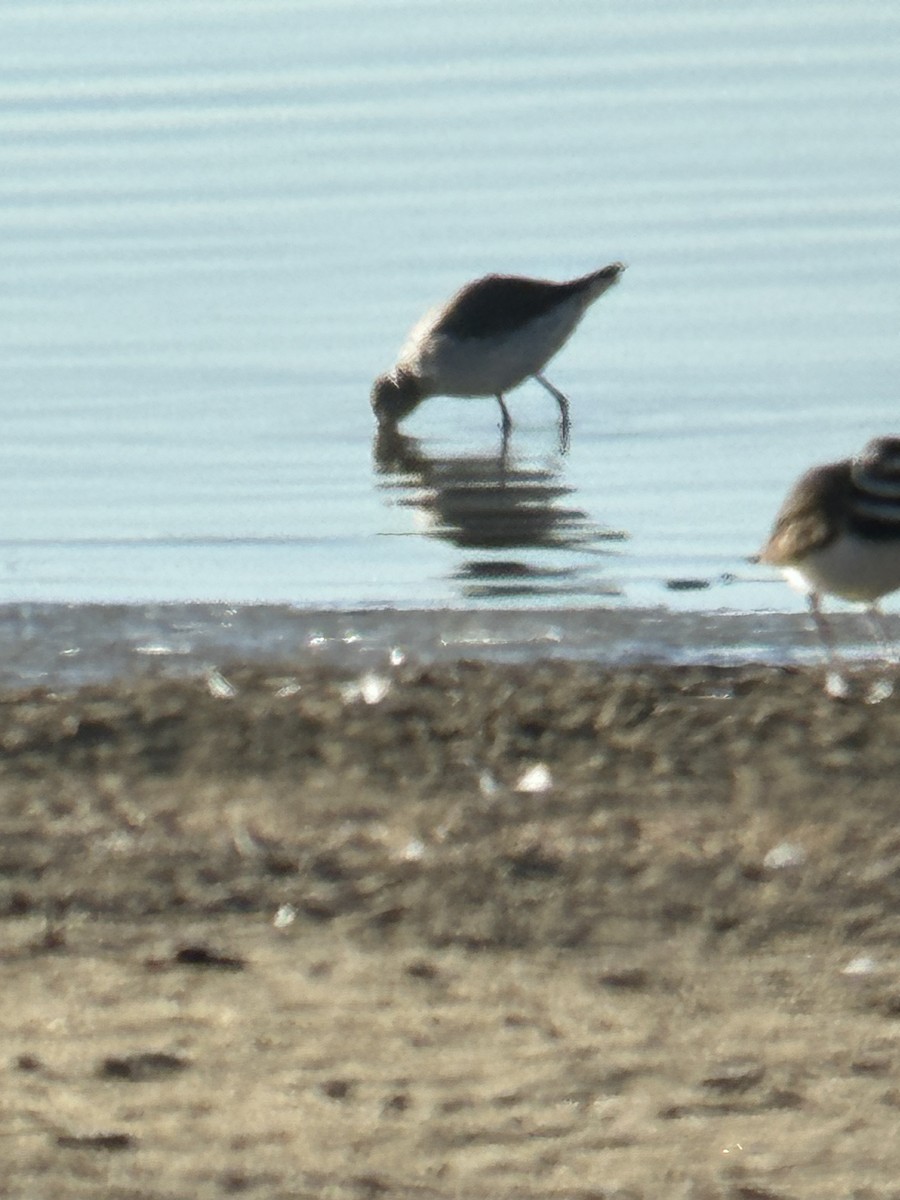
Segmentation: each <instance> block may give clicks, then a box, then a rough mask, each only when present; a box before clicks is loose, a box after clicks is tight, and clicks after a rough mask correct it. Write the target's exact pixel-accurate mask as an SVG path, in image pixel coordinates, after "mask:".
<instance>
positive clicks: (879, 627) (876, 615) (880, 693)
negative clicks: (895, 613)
mask: <svg viewBox="0 0 900 1200" xmlns="http://www.w3.org/2000/svg"><path fill="white" fill-rule="evenodd" d="M866 620H867V621H868V623H869V628H870V629H871V630H872V634H873V636H874V638H875V640H876V641H877V642H878V644H879V646H880V647H881V653H882V654H883V655H884V661H885V663H886V664H887V665H888V666H890V667H896V666H897V663H898V661H900V660H898V657H897V647H896V645H895V644H894V641H893V640H892V638H891V635H890V633H889V632H888V627H887V622H886V621H885V619H884V613H883V612H882V611H881V609H880V608H879V607H878V603H877V601H875V602H874V603H872V604H870V605H869V607H868V608H867V609H866ZM893 694H894V684H893V682H892V681H891V680H890V679H885V678H882V679H876V680H875V682H874V683H873V684H872V685H871V686H870V687H869V690H868V693H867V694H866V703H867V704H878V703H879V702H880V701H882V700H887V699H888V697H889V696H892V695H893Z"/></svg>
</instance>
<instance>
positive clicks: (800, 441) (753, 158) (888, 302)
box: [0, 0, 900, 611]
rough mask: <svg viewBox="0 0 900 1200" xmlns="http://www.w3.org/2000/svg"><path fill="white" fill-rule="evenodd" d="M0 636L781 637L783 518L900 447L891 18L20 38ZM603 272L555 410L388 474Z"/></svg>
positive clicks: (153, 29) (687, 17)
mask: <svg viewBox="0 0 900 1200" xmlns="http://www.w3.org/2000/svg"><path fill="white" fill-rule="evenodd" d="M0 46H2V52H0V53H2V62H3V71H2V74H0V263H2V271H3V278H4V280H5V287H4V288H3V290H2V293H0V304H2V321H0V354H2V363H3V391H4V395H5V417H6V420H5V430H4V437H3V439H2V442H0V511H2V518H3V519H2V526H0V603H10V602H15V601H35V600H37V601H65V602H75V603H84V602H88V601H101V602H111V603H113V602H114V603H128V602H136V601H143V600H154V601H185V600H227V601H229V602H234V603H238V604H240V603H247V602H250V601H256V602H263V603H271V604H276V603H288V604H293V605H299V606H301V607H323V606H324V607H327V606H337V607H342V608H352V607H365V606H380V605H396V606H400V607H415V606H430V605H449V606H455V607H462V608H465V607H471V606H476V607H477V606H485V605H497V604H502V605H506V606H526V605H527V606H528V607H532V608H533V607H535V606H541V605H544V606H547V607H548V608H551V607H556V608H559V607H561V606H562V607H576V608H577V607H579V606H595V605H598V606H612V607H616V606H619V607H626V608H627V607H634V608H641V607H650V606H655V605H665V606H668V607H670V608H675V609H682V610H700V611H702V610H711V609H722V608H725V609H734V610H739V611H748V610H749V611H752V610H758V609H775V610H782V611H794V610H796V609H797V608H798V607H799V601H798V598H797V597H795V596H792V594H791V593H790V592H789V591H788V589H787V588H785V587H784V586H783V585H782V584H780V583H779V582H777V581H776V580H775V579H774V578H773V577H772V576H771V575H770V574H769V573H768V572H766V571H764V570H763V569H762V568H757V567H753V566H751V565H750V564H748V562H747V561H746V556H747V555H749V554H752V553H753V551H754V550H755V549H756V548H757V547H758V545H759V544H760V542H761V541H762V540H763V538H764V536H765V535H766V533H767V531H768V528H769V526H770V524H771V520H772V517H773V515H774V513H775V511H776V509H777V507H778V505H779V504H780V502H781V500H782V497H783V495H784V492H785V490H786V488H787V487H788V485H789V484H790V482H791V481H792V480H793V478H794V477H795V476H796V475H797V474H798V473H799V472H800V471H801V470H803V469H805V468H806V467H807V466H809V465H811V464H812V463H815V462H819V461H825V460H828V459H829V458H835V457H844V456H846V455H847V454H850V453H853V452H854V451H855V450H857V449H859V448H860V447H861V446H862V444H863V443H864V442H865V441H866V440H867V439H868V438H869V437H870V436H872V435H874V434H883V433H888V432H893V433H900V420H898V418H897V396H898V365H900V363H898V359H900V345H898V337H897V333H898V314H900V271H898V267H900V186H898V184H900V169H898V168H900V137H898V130H900V9H898V7H897V6H896V4H894V3H893V2H890V3H889V2H881V0H870V2H868V3H866V4H864V5H863V4H860V5H849V4H846V3H845V2H843V0H840V2H831V0H809V2H807V3H805V4H802V5H801V4H793V5H777V4H773V3H771V2H769V0H766V2H762V0H740V3H738V2H732V0H704V2H701V3H687V4H679V5H677V6H673V5H671V4H669V3H667V2H665V0H658V2H651V0H629V2H628V3H624V2H622V3H617V2H610V3H597V0H557V2H556V3H554V4H552V5H548V4H546V3H543V2H541V3H535V2H532V0H492V2H490V3H483V2H482V0H477V2H476V0H454V3H453V4H442V3H439V2H437V0H384V2H381V3H372V2H371V0H322V2H317V0H294V2H288V0H229V2H228V3H221V2H218V0H215V2H213V0H180V2H179V3H178V4H172V3H164V2H162V0H129V3H127V4H122V3H113V2H107V3H102V2H88V0H66V2H65V3H41V2H39V0H38V2H35V3H29V4H27V5H13V4H7V5H2V6H0ZM612 259H623V260H625V261H626V262H627V263H628V264H629V270H628V271H627V272H626V274H625V275H624V277H623V279H622V282H621V284H620V285H619V286H618V287H617V288H616V289H615V290H614V291H612V292H610V293H609V294H608V295H607V296H605V297H604V298H602V299H601V300H600V301H599V302H598V304H597V305H596V307H595V308H594V309H592V310H591V312H590V313H589V314H588V316H587V317H586V318H585V320H584V322H583V324H582V326H581V327H580V329H579V330H578V332H577V333H576V335H575V337H574V338H573V340H572V341H571V343H570V344H569V345H568V346H567V347H566V348H565V349H564V351H563V352H562V353H561V354H560V355H559V357H558V358H557V360H555V362H554V363H553V366H552V369H550V370H549V371H548V374H549V376H550V378H551V379H552V380H553V381H554V382H555V383H556V385H557V386H558V387H560V388H562V389H563V390H564V391H565V392H566V393H567V394H568V395H569V397H570V399H571V407H572V418H573V429H572V440H571V447H570V449H569V451H568V453H565V454H564V453H562V451H561V448H560V446H559V442H558V436H557V429H556V405H555V404H554V402H553V400H552V399H551V398H550V397H549V396H547V395H546V393H544V392H543V391H542V390H541V389H540V388H539V387H538V386H537V385H535V384H526V385H525V386H523V388H522V389H520V390H519V391H517V392H515V393H513V394H512V395H511V397H510V399H509V405H510V409H511V411H512V413H513V418H514V421H515V424H516V428H515V430H514V433H513V439H512V443H511V451H510V455H509V457H508V458H507V459H506V460H504V459H502V458H501V456H500V437H499V432H498V428H497V406H496V404H495V403H494V402H493V401H491V400H485V401H480V400H452V399H434V400H432V401H430V402H429V403H428V404H427V405H425V406H423V407H422V408H421V409H420V410H419V411H417V412H416V413H415V414H414V415H413V416H412V417H411V418H410V419H409V421H408V422H407V423H406V424H405V425H404V427H403V435H402V436H401V437H398V438H395V439H387V440H386V439H381V440H379V439H377V438H375V436H374V435H375V429H374V422H373V420H372V415H371V411H370V409H369V401H368V392H369V388H370V384H371V380H372V378H373V376H374V375H376V374H377V373H378V372H380V371H381V370H383V369H385V368H386V367H388V366H389V365H390V364H391V362H392V361H393V358H394V355H395V353H396V351H397V349H398V347H399V346H400V344H401V343H402V341H403V339H404V336H405V334H406V332H407V330H408V328H409V326H410V325H411V324H412V323H413V322H414V321H415V320H416V319H417V318H418V317H419V316H420V315H421V313H422V311H423V310H424V309H426V308H427V307H429V306H431V305H432V304H434V303H435V302H438V301H441V300H443V299H444V298H446V297H447V296H448V295H449V294H450V293H452V292H453V291H454V290H455V289H456V288H457V287H458V286H459V285H460V284H462V283H463V282H465V281H466V280H468V279H470V278H474V277H476V276H478V275H481V274H484V273H485V272H488V271H504V272H521V273H525V274H530V275H537V276H544V277H549V278H559V279H561V278H566V277H569V276H573V275H576V274H581V273H583V272H586V271H588V270H590V269H591V268H594V267H597V266H600V265H602V264H604V263H606V262H608V261H610V260H612Z"/></svg>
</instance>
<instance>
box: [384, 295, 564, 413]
mask: <svg viewBox="0 0 900 1200" xmlns="http://www.w3.org/2000/svg"><path fill="white" fill-rule="evenodd" d="M583 311H584V309H583V305H582V302H581V300H579V299H574V300H570V301H568V302H567V303H566V304H564V305H562V306H561V307H560V308H557V309H555V310H554V311H553V312H552V313H547V314H546V315H545V316H543V317H540V318H539V319H538V320H536V321H531V322H530V323H529V324H528V325H524V326H523V327H522V328H521V329H518V330H515V331H513V332H510V333H507V334H505V335H504V336H502V337H486V338H463V339H460V338H456V337H448V336H446V335H441V334H438V335H437V336H435V335H434V334H431V333H429V332H428V331H427V330H425V331H423V333H420V334H418V336H417V331H415V330H414V331H413V335H412V336H411V338H410V342H409V343H408V345H407V347H406V348H405V349H404V351H403V353H402V354H401V361H402V362H404V363H405V364H408V365H409V367H411V368H412V370H413V371H414V372H415V374H416V375H417V376H418V377H419V378H420V379H422V380H423V381H424V382H425V383H426V385H427V386H428V387H429V389H430V391H431V393H432V394H433V395H440V396H496V395H502V394H503V393H504V392H508V391H511V390H512V389H513V388H514V387H517V386H518V385H519V384H520V383H522V381H523V380H525V379H527V378H528V377H529V376H530V375H534V374H535V372H536V371H540V370H541V368H542V367H543V366H544V365H545V364H546V363H547V362H548V361H549V360H550V359H551V358H552V357H553V355H554V354H556V352H557V351H558V350H559V349H560V348H561V347H562V346H563V345H564V343H565V342H566V340H567V339H568V338H569V336H570V335H571V333H572V331H573V330H574V329H575V326H576V325H577V324H578V322H579V320H580V319H581V316H582V314H583Z"/></svg>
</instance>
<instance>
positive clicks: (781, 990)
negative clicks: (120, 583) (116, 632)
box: [0, 662, 900, 1200]
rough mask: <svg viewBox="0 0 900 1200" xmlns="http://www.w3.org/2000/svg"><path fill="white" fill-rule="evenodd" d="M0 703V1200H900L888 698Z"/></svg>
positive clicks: (476, 679)
mask: <svg viewBox="0 0 900 1200" xmlns="http://www.w3.org/2000/svg"><path fill="white" fill-rule="evenodd" d="M873 682H875V680H874V677H873V676H872V675H871V674H863V675H862V676H860V677H859V678H858V679H857V680H856V682H855V687H854V690H853V692H852V694H851V696H850V698H849V699H847V700H845V701H835V700H833V699H830V698H829V697H828V696H826V695H825V694H824V692H823V689H822V677H821V673H819V672H816V671H807V670H802V671H800V670H787V669H779V668H767V667H757V666H754V667H744V668H712V667H656V668H652V667H646V668H643V667H642V668H627V669H626V668H617V669H612V668H596V667H590V666H586V665H575V664H569V663H543V664H541V663H533V664H530V665H515V666H509V665H506V666H504V665H499V664H490V663H465V662H457V663H441V664H433V665H430V666H427V667H416V666H410V665H401V666H399V667H397V668H395V669H393V670H390V671H381V672H373V673H371V674H368V675H364V676H359V675H349V674H347V673H342V672H340V671H339V670H336V669H334V668H332V667H321V666H320V667H313V666H309V665H303V666H295V665H290V664H289V665H285V666H282V667H278V668H269V667H267V668H266V669H265V670H262V669H259V668H252V667H241V666H232V667H224V668H222V670H221V672H217V673H213V674H211V675H208V676H206V677H204V678H199V679H194V680H171V679H168V680H164V679H157V680H153V679H143V680H131V681H120V682H118V683H110V684H103V685H95V686H91V687H85V688H82V689H80V690H77V691H73V692H68V693H64V692H55V693H50V692H46V691H40V690H31V691H22V692H9V691H7V692H5V693H3V694H2V695H0V750H2V759H0V802H2V813H3V828H4V831H5V836H4V840H3V844H2V859H0V911H2V913H3V916H4V922H3V942H2V972H3V981H4V993H5V998H6V1004H5V1005H4V1008H3V1015H2V1019H0V1034H2V1039H3V1045H4V1049H5V1063H4V1067H5V1081H6V1087H5V1089H4V1101H3V1111H4V1115H5V1122H4V1132H5V1135H6V1136H5V1139H4V1159H5V1160H6V1164H7V1166H6V1168H5V1170H6V1179H5V1184H6V1189H7V1194H9V1195H16V1196H44V1195H53V1196H55V1197H60V1198H63V1200H65V1198H66V1197H82V1196H84V1197H87V1196H91V1197H96V1196H98V1195H102V1196H116V1197H118V1196H122V1197H125V1196H128V1197H129V1198H138V1197H141V1198H143V1197H146V1198H150V1197H154V1198H155V1197H174V1196H184V1195H190V1196H191V1197H192V1198H203V1197H207V1196H209V1197H212V1196H225V1195H235V1194H241V1195H244V1194H246V1195H254V1196H255V1195H258V1196H265V1197H276V1196H278V1197H280V1196H303V1197H306V1196H309V1197H312V1196H316V1197H318V1196H328V1197H334V1198H336V1200H343V1198H344V1197H372V1196H400V1197H406V1196H424V1197H444V1196H448V1197H449V1196H452V1197H462V1196H466V1197H482V1196H483V1197H492V1198H493V1197H498V1196H512V1195H516V1196H526V1197H538V1196H541V1197H544V1196H554V1197H579V1198H582V1200H587V1198H588V1197H594V1198H598V1200H599V1198H601V1197H603V1198H605V1197H610V1198H612V1197H616V1198H618V1200H626V1198H629V1200H630V1198H644V1197H648V1198H650V1197H665V1198H666V1200H670V1198H674V1200H680V1198H681V1197H684V1198H686V1200H688V1198H689V1200H695V1198H697V1200H706V1198H707V1197H709V1198H714V1197H727V1198H729V1200H730V1198H739V1200H765V1198H769V1197H784V1198H785V1200H790V1198H792V1197H810V1198H812V1197H816V1198H817V1200H822V1198H823V1197H847V1196H853V1197H858V1198H859V1200H863V1198H865V1200H870V1198H872V1200H880V1198H882V1197H884V1198H887V1197H895V1198H896V1197H897V1196H900V1184H898V1180H900V1139H898V1138H897V1136H896V1129H897V1125H898V1120H900V1111H898V1110H900V832H898V828H897V811H898V800H897V795H898V787H897V779H898V770H897V768H898V760H900V749H898V747H900V736H898V735H900V697H898V698H888V699H886V700H884V701H883V702H881V703H878V704H869V703H866V702H865V697H866V694H867V692H868V691H869V690H870V689H871V687H872V685H873Z"/></svg>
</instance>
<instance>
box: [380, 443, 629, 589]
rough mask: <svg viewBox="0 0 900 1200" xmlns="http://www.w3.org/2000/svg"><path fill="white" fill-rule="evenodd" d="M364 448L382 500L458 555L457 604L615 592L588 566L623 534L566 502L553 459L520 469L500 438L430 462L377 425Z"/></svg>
mask: <svg viewBox="0 0 900 1200" xmlns="http://www.w3.org/2000/svg"><path fill="white" fill-rule="evenodd" d="M372 450H373V460H374V466H375V472H376V475H377V476H378V477H379V486H380V487H381V488H382V489H383V490H384V491H385V492H386V493H389V495H390V501H389V502H392V503H394V504H397V505H399V506H401V507H404V508H411V509H415V510H417V512H418V513H419V514H420V516H421V517H422V518H424V520H420V521H419V522H418V525H419V529H420V532H422V533H424V535H425V536H427V537H435V538H440V539H442V540H443V541H446V542H449V543H450V544H451V545H453V546H455V547H457V548H458V549H459V550H461V551H462V552H463V558H462V561H461V563H460V564H459V566H458V567H457V569H456V570H455V572H454V574H453V578H454V579H455V581H456V582H457V583H458V585H459V586H460V589H461V591H462V594H463V595H464V596H465V597H466V598H469V599H474V598H479V599H490V598H493V599H497V600H499V599H502V598H504V597H507V598H513V597H523V596H524V597H527V596H535V597H537V596H547V595H551V594H566V593H576V592H577V593H584V592H589V593H590V594H591V595H607V596H614V595H618V594H619V589H618V588H617V587H616V586H615V585H614V584H613V583H612V582H610V581H607V580H605V579H603V578H597V567H598V559H599V558H602V559H604V560H608V559H609V557H610V556H611V553H612V546H614V545H615V544H616V543H620V542H623V541H625V540H626V538H627V536H628V535H627V534H625V533H623V532H622V531H620V530H613V529H609V528H605V527H603V526H602V525H598V524H596V523H595V522H594V521H592V520H591V518H590V516H589V515H588V514H587V513H586V512H585V511H584V510H583V509H581V508H578V507H576V506H575V505H573V504H572V503H571V497H572V496H573V494H574V492H575V488H574V487H573V486H572V485H571V484H568V483H566V482H565V481H564V479H563V462H562V459H561V457H557V456H554V457H552V458H551V459H550V460H549V461H542V462H536V461H533V460H529V461H527V462H526V461H524V460H521V459H518V458H517V457H516V456H514V455H513V454H512V453H511V451H510V449H509V444H508V441H507V440H506V439H504V441H503V442H502V443H501V445H500V447H499V449H498V450H497V451H495V452H494V453H492V454H485V453H480V452H467V453H461V454H435V453H432V452H431V451H430V450H426V449H425V446H424V444H423V442H422V441H421V440H420V439H418V438H414V437H410V436H409V435H407V434H404V433H401V432H400V431H399V430H398V429H396V428H384V427H382V428H380V429H379V430H378V431H377V433H376V435H375V439H374V442H373V447H372ZM605 565H606V563H605V562H604V563H603V566H605Z"/></svg>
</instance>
